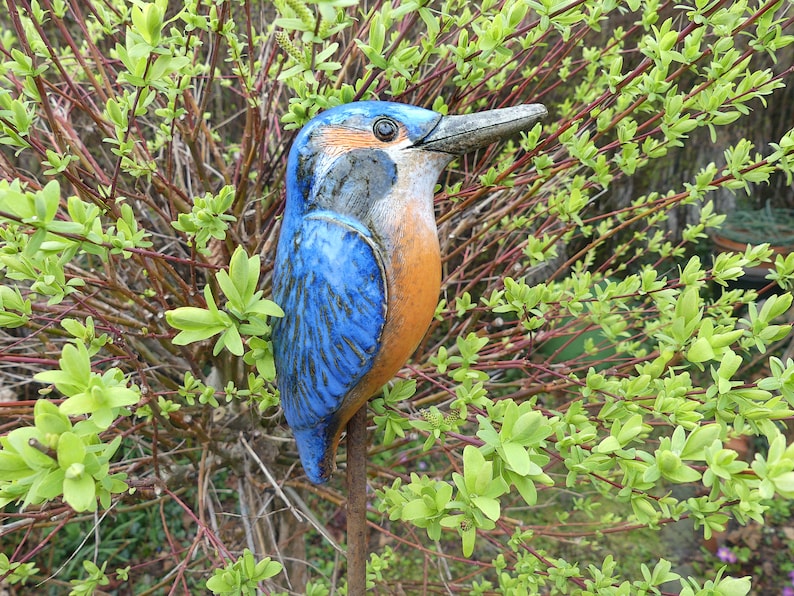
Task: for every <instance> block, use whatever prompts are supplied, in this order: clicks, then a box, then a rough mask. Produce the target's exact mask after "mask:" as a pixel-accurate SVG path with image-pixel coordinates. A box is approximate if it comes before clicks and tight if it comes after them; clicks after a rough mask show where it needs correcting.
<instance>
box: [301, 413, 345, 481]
mask: <svg viewBox="0 0 794 596" xmlns="http://www.w3.org/2000/svg"><path fill="white" fill-rule="evenodd" d="M329 430H330V429H329V426H328V425H327V424H319V425H317V426H315V427H313V428H295V429H293V431H292V432H293V434H294V435H295V441H296V442H297V443H298V454H299V455H300V458H301V464H303V470H304V471H305V472H306V476H308V478H309V480H311V481H312V482H313V483H314V484H325V483H326V482H328V478H329V477H330V476H331V474H332V473H333V471H334V469H335V468H336V464H335V460H336V446H337V442H338V438H337V437H332V436H330V434H331V433H330V432H329Z"/></svg>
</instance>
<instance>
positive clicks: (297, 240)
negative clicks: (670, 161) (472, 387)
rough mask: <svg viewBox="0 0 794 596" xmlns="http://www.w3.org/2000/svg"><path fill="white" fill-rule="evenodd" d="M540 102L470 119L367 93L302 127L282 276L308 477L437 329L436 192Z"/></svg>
mask: <svg viewBox="0 0 794 596" xmlns="http://www.w3.org/2000/svg"><path fill="white" fill-rule="evenodd" d="M545 114H546V109H545V108H544V107H543V106H542V105H539V104H531V105H519V106H515V107H508V108H502V109H496V110H490V111H485V112H478V113H474V114H471V115H465V116H442V115H441V114H438V113H436V112H433V111H430V110H426V109H423V108H418V107H415V106H410V105H404V104H398V103H392V102H379V101H362V102H357V103H351V104H347V105H342V106H338V107H335V108H331V109H329V110H327V111H326V112H324V113H322V114H321V115H319V116H317V117H315V118H314V119H313V120H311V121H310V122H309V123H308V124H307V125H306V126H305V127H304V128H303V129H302V130H301V131H300V133H299V134H298V135H297V137H296V139H295V142H294V144H293V145H292V149H291V151H290V154H289V160H288V166H287V201H286V207H285V210H284V217H283V221H282V227H281V235H280V237H279V242H278V248H277V252H276V262H275V268H274V272H273V296H274V299H275V301H276V302H277V303H278V304H279V305H280V306H281V307H282V309H283V310H284V313H285V315H284V318H283V319H279V320H277V321H276V322H275V323H274V326H273V334H272V339H273V349H274V357H275V364H276V382H277V385H278V388H279V391H280V393H281V403H282V407H283V409H284V414H285V416H286V419H287V422H288V423H289V425H290V427H291V428H292V431H293V433H294V435H295V440H296V441H297V444H298V451H299V454H300V458H301V462H302V463H303V468H304V470H305V472H306V475H307V476H308V478H309V480H311V481H312V482H314V483H323V482H326V481H327V480H328V477H329V476H330V474H331V473H332V472H333V470H334V467H335V463H334V462H335V457H336V449H337V444H338V442H339V438H340V435H341V433H342V430H343V429H344V427H345V424H346V423H347V422H348V420H349V419H350V418H351V416H352V415H353V414H354V413H355V412H356V411H357V410H358V409H359V408H361V407H362V406H363V405H364V404H365V403H366V401H367V400H368V399H369V398H370V397H371V396H372V395H374V394H375V393H376V392H377V391H378V389H380V388H381V387H382V386H383V385H384V384H385V383H386V382H388V381H389V379H391V378H392V376H393V375H394V374H395V373H396V372H397V371H398V370H399V369H400V368H401V367H402V366H403V364H404V363H405V362H406V361H407V359H408V358H409V356H410V355H411V353H412V352H413V351H414V350H415V349H416V347H417V346H418V344H419V342H420V340H421V339H422V336H423V335H424V334H425V332H426V330H427V328H428V326H429V324H430V321H431V319H432V317H433V314H434V312H435V308H436V304H437V303H438V296H439V292H440V284H441V255H440V253H439V242H438V236H437V231H436V222H435V216H434V213H433V188H434V186H435V184H436V181H437V180H438V177H439V175H440V174H441V172H442V170H443V169H444V168H445V167H446V166H447V165H448V164H449V162H450V161H452V159H454V157H455V156H456V155H461V154H463V153H466V152H469V151H473V150H475V149H478V148H481V147H485V146H487V145H489V144H491V143H493V142H495V141H497V140H499V139H503V138H505V137H508V136H511V135H515V134H516V133H518V132H519V131H522V130H526V129H528V128H530V127H531V126H532V125H533V124H534V122H535V121H536V120H538V119H539V118H541V117H542V116H544V115H545Z"/></svg>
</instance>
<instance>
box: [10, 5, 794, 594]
mask: <svg viewBox="0 0 794 596" xmlns="http://www.w3.org/2000/svg"><path fill="white" fill-rule="evenodd" d="M8 6H9V11H8V14H7V15H5V16H2V17H0V19H2V20H0V23H2V34H1V35H0V54H2V65H0V143H2V145H3V149H2V152H0V172H1V173H2V180H0V222H1V225H0V264H1V265H0V275H2V280H3V285H2V287H0V324H2V327H3V329H4V332H3V335H2V337H3V349H2V352H0V359H1V360H2V362H3V365H4V366H3V377H2V381H3V388H4V391H5V393H4V395H5V397H4V399H5V401H3V402H2V403H1V404H0V405H2V407H3V410H4V412H5V414H6V417H5V422H4V423H3V429H2V432H3V435H2V438H0V445H2V450H0V503H1V504H2V505H4V506H5V509H4V511H5V513H3V514H2V515H3V519H4V522H3V523H4V525H3V531H2V536H3V538H2V540H3V547H4V548H3V550H4V551H5V552H6V553H8V555H7V556H6V555H3V556H2V557H0V573H2V574H4V576H5V581H6V582H8V583H24V582H28V583H31V582H34V581H42V580H46V583H45V586H47V587H48V588H49V589H50V590H52V591H57V590H58V589H59V587H62V586H63V585H69V584H68V582H69V581H71V586H72V593H74V594H82V593H92V592H93V591H94V590H96V589H97V588H98V587H99V586H102V589H126V587H125V586H131V587H134V588H135V589H136V590H149V591H157V590H165V591H176V592H197V591H198V592H200V591H202V590H205V589H207V588H209V589H211V590H213V591H215V592H216V593H250V592H252V591H253V590H255V586H256V585H260V586H262V587H265V586H266V587H267V589H268V590H270V591H279V590H281V591H282V592H286V591H293V592H303V591H304V586H306V588H305V592H306V593H311V594H321V593H327V592H328V590H329V589H331V587H332V584H334V585H335V584H336V583H338V580H339V577H340V567H343V563H342V562H341V561H342V559H340V558H339V557H338V556H335V555H334V552H335V551H334V548H335V547H336V548H339V547H338V545H336V538H335V529H336V526H337V522H336V516H337V513H339V512H340V511H341V509H342V507H343V504H344V492H343V491H344V487H343V483H342V480H341V475H338V477H337V478H335V480H334V482H332V484H331V485H330V486H329V487H327V488H325V487H324V488H322V489H316V488H312V487H311V486H309V485H308V484H307V482H306V481H305V479H304V478H303V476H302V474H301V470H300V467H299V466H296V465H295V461H296V453H295V449H294V445H293V444H292V443H291V441H290V439H289V435H288V433H287V432H286V430H285V427H284V425H283V422H282V421H281V419H280V416H278V415H277V409H276V407H275V406H276V403H277V391H276V388H275V386H274V369H273V364H272V349H271V344H270V343H269V333H270V321H271V318H272V317H278V316H281V314H282V313H281V311H280V309H279V307H278V306H277V305H275V304H273V303H272V302H271V301H270V300H268V299H267V296H268V295H269V283H270V268H271V263H272V257H273V250H274V246H275V245H274V242H275V238H276V237H277V230H278V221H279V214H280V209H281V205H282V201H283V195H284V187H283V180H284V168H285V158H286V154H287V151H288V148H289V144H290V141H291V139H292V138H293V135H294V130H295V129H297V128H299V127H300V126H301V125H303V124H304V123H305V122H307V121H308V119H309V118H310V117H311V116H313V115H314V114H315V113H317V112H319V111H320V110H321V109H323V108H327V107H329V106H333V105H337V104H340V103H344V102H349V101H353V100H357V99H372V98H379V99H393V100H397V101H403V102H406V103H413V104H417V105H423V106H426V107H431V108H433V109H435V110H437V111H439V112H442V113H465V112H469V111H472V110H477V109H484V108H488V107H498V106H503V105H513V104H518V103H522V102H535V101H537V102H542V103H545V104H546V105H547V106H548V108H549V111H550V114H551V115H552V116H551V117H550V118H549V119H548V120H547V122H545V123H543V125H540V124H539V125H538V126H536V127H535V128H534V129H533V130H532V131H530V132H528V133H527V134H526V135H523V136H522V138H520V139H515V140H512V141H510V142H507V143H504V144H503V145H502V146H500V147H494V148H489V149H487V150H483V151H482V152H481V153H480V154H478V155H475V156H471V157H467V158H466V159H460V160H458V161H457V162H456V165H455V166H454V167H453V168H451V169H450V170H449V173H448V175H447V176H446V178H445V179H444V180H443V181H442V184H441V186H440V189H439V192H438V194H437V197H436V199H437V200H436V205H437V216H438V221H439V227H440V230H439V231H440V237H441V241H442V252H443V254H444V255H445V262H444V279H445V281H444V290H443V292H444V294H443V297H442V300H441V302H440V304H439V307H438V310H437V316H436V320H435V321H434V323H433V325H432V327H431V329H430V331H429V333H428V335H427V338H426V340H425V342H424V343H423V345H422V346H421V347H420V349H419V350H418V351H417V353H416V354H415V356H414V358H413V360H412V363H411V364H410V365H409V366H407V367H406V368H405V369H404V370H403V371H402V373H401V374H400V380H398V381H396V382H395V384H394V385H393V386H392V387H390V388H386V389H385V390H384V393H383V395H382V396H378V397H377V398H376V399H375V400H374V401H373V402H372V403H371V409H372V412H373V413H374V417H373V424H374V426H375V427H376V430H375V432H374V442H373V445H372V447H371V453H370V461H371V466H370V474H369V479H368V480H369V484H370V487H371V488H372V493H371V494H372V501H371V511H370V514H371V517H370V521H371V522H372V524H374V525H375V526H377V527H378V528H379V531H380V536H379V538H380V540H378V541H377V544H378V545H379V546H378V550H377V552H373V553H372V556H371V560H370V570H369V574H368V579H369V581H370V582H371V583H372V584H373V585H378V586H379V589H380V590H381V591H384V592H386V591H388V590H389V589H390V588H389V586H394V585H397V584H399V586H400V589H402V590H405V591H406V592H408V593H413V592H417V591H420V590H430V591H433V590H436V591H452V592H458V591H462V592H469V593H472V594H486V593H505V594H520V593H566V592H574V591H575V592H579V593H585V594H628V593H635V592H636V593H660V592H661V591H662V590H667V591H670V590H679V591H680V592H681V593H683V594H711V593H721V594H745V593H747V592H748V591H749V589H750V580H749V579H748V578H733V577H729V576H727V575H724V574H723V572H722V571H720V572H718V573H716V574H715V575H714V576H712V577H702V578H698V577H681V576H680V574H679V573H678V572H677V571H676V570H675V569H674V568H673V562H674V561H675V554H676V553H675V552H661V553H656V554H655V555H651V556H650V557H652V558H650V557H649V558H647V559H645V560H639V561H638V560H637V554H636V553H635V552H632V549H625V548H624V549H618V550H615V551H614V552H610V550H609V549H613V547H614V546H615V542H610V536H613V535H616V534H618V535H623V534H625V537H626V540H627V541H629V542H631V541H632V540H633V538H632V537H633V536H637V535H639V534H641V533H642V535H643V536H647V534H645V533H643V530H644V529H645V528H650V529H659V528H662V527H665V526H669V525H671V524H673V523H674V522H676V521H678V520H690V521H691V522H692V523H694V525H695V527H696V528H698V529H700V531H702V533H703V534H704V535H705V536H706V537H708V536H710V535H711V534H712V533H714V532H719V531H721V530H722V529H724V528H725V527H726V524H727V523H728V522H729V520H735V522H738V523H740V524H742V523H745V522H747V521H748V520H756V521H759V522H760V521H762V520H763V514H764V512H765V510H766V509H767V508H768V507H769V503H770V501H771V500H773V499H776V498H781V497H782V498H790V497H792V496H794V446H793V445H790V444H789V443H788V441H787V440H786V434H785V424H786V422H787V420H789V419H790V418H791V417H792V415H793V414H794V410H792V405H793V404H794V384H793V383H794V381H792V379H794V360H792V359H790V358H787V357H785V356H784V351H783V348H785V346H786V345H787V341H788V337H789V332H790V325H789V324H787V323H786V322H785V321H781V320H780V319H781V317H783V316H784V315H785V313H787V311H788V310H789V308H790V306H791V301H792V297H791V295H790V294H789V293H787V290H790V289H791V287H792V283H794V257H792V256H790V255H789V256H784V255H774V253H773V251H772V249H771V248H770V247H769V246H768V245H766V244H761V245H757V246H748V247H747V249H746V250H744V251H743V252H740V253H721V254H719V255H717V256H716V257H714V258H713V259H712V258H711V257H709V256H707V254H708V253H707V247H708V243H707V233H708V231H709V230H711V229H714V228H718V227H719V225H720V224H721V222H722V221H723V219H724V215H722V214H721V213H720V211H719V209H718V208H717V203H715V201H714V198H715V197H719V198H720V199H721V200H720V201H719V203H718V204H719V205H721V206H722V205H724V200H723V198H724V197H723V191H729V192H739V193H742V192H749V191H751V190H753V189H756V188H757V187H758V186H759V185H764V184H773V185H777V186H789V187H790V185H791V183H792V172H793V171H794V129H789V130H779V131H772V129H771V127H770V126H768V125H767V124H766V123H767V120H771V118H767V117H766V115H767V114H772V113H774V112H775V111H776V110H777V109H778V108H777V107H776V106H778V105H780V102H779V101H777V100H776V98H778V97H780V94H783V93H785V92H786V84H787V82H789V81H790V79H791V74H792V67H791V64H792V62H793V61H792V52H791V42H792V41H794V35H792V22H793V21H794V17H792V16H791V14H790V13H791V11H790V4H789V5H787V4H786V3H785V2H782V1H778V2H774V1H761V2H757V3H749V2H747V1H746V0H742V1H738V2H726V1H724V0H694V1H693V2H683V3H681V2H676V3H674V2H662V1H660V0H629V1H628V2H616V1H613V0H584V1H581V2H572V3H565V2H554V1H551V0H543V1H540V2H535V1H529V0H526V1H523V0H498V1H493V0H489V1H485V2H482V3H468V2H464V1H462V0H445V1H443V2H436V3H431V2H426V1H421V0H401V1H396V2H393V3H380V2H378V3H375V4H374V5H370V4H366V3H358V2H356V0H323V1H319V0H318V1H316V2H307V1H304V0H277V1H276V2H274V3H273V4H271V3H263V2H256V1H254V0H248V1H246V2H231V1H213V2H209V3H200V2H197V1H195V0H186V2H185V3H184V6H180V7H179V8H175V7H173V6H169V5H168V3H167V2H166V1H164V0H156V1H155V2H152V3H146V2H135V3H127V2H123V1H120V0H109V1H107V2H97V1H96V0H86V1H83V2H71V3H67V2H64V1H63V0H40V1H37V0H33V1H32V2H30V3H28V2H15V1H11V2H9V3H8ZM765 109H768V111H767V112H765V111H764V110H765ZM743 123H746V124H743ZM788 125H790V123H787V124H786V126H788ZM740 126H745V127H747V128H749V127H755V129H756V130H763V131H764V135H767V136H764V138H762V139H760V141H758V142H759V143H761V144H759V147H758V148H756V146H755V145H754V143H753V142H751V140H750V139H749V138H743V137H744V136H748V137H749V136H750V135H749V134H748V135H742V134H737V133H736V131H737V130H740V129H739V127H740ZM770 135H774V136H770ZM704 147H705V148H707V149H704ZM711 147H714V148H716V149H710V148H711ZM673 158H676V159H678V160H681V161H684V162H686V163H687V167H686V168H685V172H684V176H683V177H680V180H679V179H676V180H674V181H673V182H671V183H669V184H670V186H669V187H668V186H664V187H662V186H659V184H661V183H660V182H658V180H659V178H660V176H659V172H660V171H665V170H664V168H667V167H668V166H667V165H666V164H669V163H671V160H672V159H673ZM703 158H705V159H706V161H705V162H703V163H700V162H701V161H703ZM693 164H694V165H693ZM687 168H695V171H692V173H691V176H690V174H689V170H688V169H687ZM627 179H630V180H632V181H635V182H636V184H637V186H638V187H639V186H640V185H641V184H642V183H643V181H646V182H648V183H649V184H650V183H653V184H654V187H649V188H648V189H647V192H645V191H642V194H638V193H636V192H634V191H632V190H631V188H632V187H627V186H626V183H625V181H626V180H627ZM781 181H783V182H781ZM665 184H667V183H665ZM626 188H629V190H628V191H626V190H625V189H626ZM621 189H623V190H621ZM681 218H688V219H685V221H686V222H687V223H685V224H680V223H678V222H679V220H680V219H681ZM759 266H765V267H768V268H769V274H768V279H769V281H770V287H771V286H772V285H776V287H777V288H778V290H779V291H780V293H779V294H777V295H771V296H769V297H768V298H767V299H766V300H765V301H764V302H761V301H759V295H758V293H757V292H756V291H755V290H741V289H736V288H734V287H732V285H731V284H732V282H735V281H736V280H739V279H740V278H741V277H742V274H743V272H744V270H745V269H747V268H751V267H759ZM210 340H211V341H210ZM210 346H212V349H210ZM252 406H256V407H255V408H254V407H252ZM741 436H748V437H753V438H754V439H756V442H757V443H758V445H759V449H758V452H757V453H755V455H754V458H753V459H752V461H745V460H744V459H743V458H742V457H740V456H739V453H738V452H737V451H736V450H735V449H734V448H732V447H731V444H730V443H729V440H730V439H732V438H735V437H741ZM341 455H342V458H344V453H342V454H341ZM114 520H115V521H116V522H118V523H122V521H121V520H124V521H123V524H124V526H123V527H130V528H133V527H138V528H141V529H143V531H140V532H139V533H135V532H133V531H132V530H131V531H130V533H129V534H128V535H126V537H125V538H124V540H125V542H126V543H128V544H129V543H131V542H133V541H145V542H146V544H147V545H148V546H146V547H143V546H141V548H136V549H135V550H134V552H133V551H128V550H127V549H125V548H124V545H123V544H121V545H119V546H118V548H113V549H111V548H107V549H106V548H103V544H105V543H106V542H110V541H111V536H112V540H117V539H118V538H119V537H118V536H114V535H113V526H114ZM86 522H92V523H90V524H89V525H88V526H86ZM127 524H129V526H127ZM155 525H156V527H155ZM77 528H83V529H82V530H80V531H76V529H77ZM86 531H87V533H85V532H86ZM84 534H85V535H84ZM425 535H426V536H425ZM574 543H576V544H574ZM92 544H93V547H91V545H92ZM84 547H86V548H85V549H84ZM253 553H257V555H256V556H254V554H253ZM397 556H400V557H403V558H404V559H405V560H410V561H413V562H415V563H416V565H415V566H413V567H414V569H416V571H413V572H412V571H406V570H405V567H404V566H402V565H401V566H400V569H399V570H397V569H396V566H395V565H394V561H395V559H396V557H397ZM73 557H76V560H79V561H81V563H82V566H80V565H70V561H71V560H72V558H73ZM271 559H272V560H271ZM332 560H333V561H335V562H332ZM277 561H279V562H277ZM282 565H283V566H284V573H281V569H282ZM213 570H214V571H213ZM307 582H308V584H307Z"/></svg>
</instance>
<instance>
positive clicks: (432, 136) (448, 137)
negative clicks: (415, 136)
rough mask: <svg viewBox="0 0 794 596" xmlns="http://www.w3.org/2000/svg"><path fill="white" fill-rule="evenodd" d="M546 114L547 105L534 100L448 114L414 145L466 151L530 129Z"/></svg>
mask: <svg viewBox="0 0 794 596" xmlns="http://www.w3.org/2000/svg"><path fill="white" fill-rule="evenodd" d="M546 114H548V111H547V110H546V107H545V106H544V105H542V104H539V103H533V104H522V105H518V106H512V107H509V108H499V109H496V110H488V111H485V112H475V113H473V114H467V115H465V116H444V117H442V118H441V119H440V120H439V121H438V124H437V125H436V126H435V128H433V130H431V131H430V133H429V134H428V135H427V136H426V137H425V138H423V139H422V140H420V141H418V142H417V143H415V144H414V147H418V148H420V149H425V150H429V151H439V152H442V153H450V154H453V155H462V154H463V153H468V152H469V151H474V150H476V149H481V148H482V147H485V146H487V145H490V144H491V143H495V142H496V141H499V140H501V139H505V138H508V137H510V136H513V135H515V134H518V133H519V132H521V131H522V130H528V129H529V128H531V127H532V125H533V124H534V123H535V122H536V121H537V120H539V119H540V118H542V117H543V116H545V115H546Z"/></svg>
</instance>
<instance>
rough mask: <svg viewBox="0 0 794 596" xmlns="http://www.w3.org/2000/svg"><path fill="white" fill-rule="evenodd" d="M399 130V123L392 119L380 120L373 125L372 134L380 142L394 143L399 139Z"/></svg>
mask: <svg viewBox="0 0 794 596" xmlns="http://www.w3.org/2000/svg"><path fill="white" fill-rule="evenodd" d="M398 132H399V128H398V126H397V123H396V122H395V121H394V120H392V119H391V118H378V119H377V120H375V124H373V125H372V133H373V134H374V135H375V137H376V138H377V139H378V140H379V141H383V142H384V143H386V142H388V141H393V140H394V139H396V138H397V133H398Z"/></svg>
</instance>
